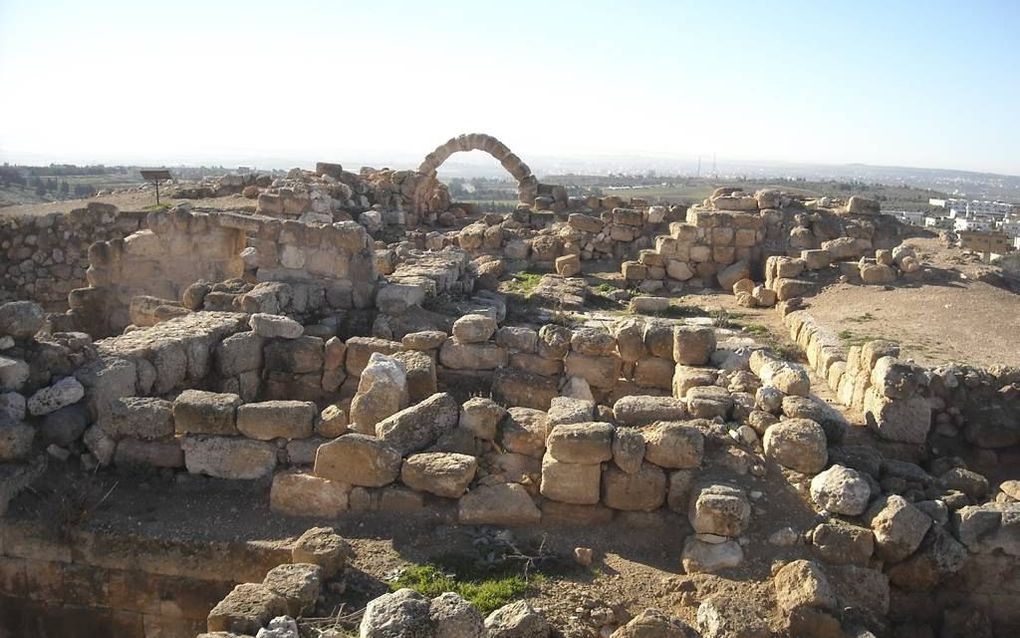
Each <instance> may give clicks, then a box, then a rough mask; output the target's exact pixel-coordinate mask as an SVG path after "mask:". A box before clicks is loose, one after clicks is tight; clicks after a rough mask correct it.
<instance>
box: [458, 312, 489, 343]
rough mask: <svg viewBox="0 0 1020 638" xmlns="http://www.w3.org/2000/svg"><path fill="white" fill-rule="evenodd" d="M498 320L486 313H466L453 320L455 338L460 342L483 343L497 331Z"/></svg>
mask: <svg viewBox="0 0 1020 638" xmlns="http://www.w3.org/2000/svg"><path fill="white" fill-rule="evenodd" d="M496 327H497V324H496V320H495V319H493V318H492V317H489V316H486V315H464V316H462V317H460V318H459V319H457V320H456V321H454V322H453V338H454V339H456V340H457V341H458V342H459V343H482V342H484V341H488V340H489V339H490V338H491V337H492V335H493V334H494V333H495V332H496Z"/></svg>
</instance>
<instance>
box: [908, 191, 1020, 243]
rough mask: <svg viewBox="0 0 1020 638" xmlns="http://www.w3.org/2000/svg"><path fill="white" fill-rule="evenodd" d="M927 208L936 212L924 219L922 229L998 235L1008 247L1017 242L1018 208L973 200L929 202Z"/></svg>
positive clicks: (1019, 205) (1005, 204)
mask: <svg viewBox="0 0 1020 638" xmlns="http://www.w3.org/2000/svg"><path fill="white" fill-rule="evenodd" d="M928 204H929V205H930V206H932V207H934V208H935V209H938V210H936V211H933V213H932V214H930V215H928V216H926V217H925V219H924V224H923V225H924V226H925V227H928V228H945V229H950V230H954V231H956V232H958V233H974V232H978V233H1001V234H1002V235H1004V236H1005V237H1006V238H1008V243H1009V244H1010V245H1014V244H1016V243H1017V242H1016V241H1015V239H1016V238H1020V204H1013V203H1010V202H996V201H989V200H977V199H929V200H928ZM911 223H913V222H911Z"/></svg>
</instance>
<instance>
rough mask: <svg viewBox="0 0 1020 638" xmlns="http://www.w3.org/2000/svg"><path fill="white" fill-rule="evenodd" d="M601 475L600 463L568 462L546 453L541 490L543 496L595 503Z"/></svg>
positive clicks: (576, 502) (579, 503)
mask: <svg viewBox="0 0 1020 638" xmlns="http://www.w3.org/2000/svg"><path fill="white" fill-rule="evenodd" d="M561 427H562V426H561ZM601 475H602V468H601V466H600V465H599V464H598V463H594V464H592V463H588V464H582V463H566V462H563V461H558V460H556V459H555V458H553V457H552V456H551V455H550V454H549V453H546V455H545V456H544V457H543V459H542V483H541V487H540V491H541V493H542V496H545V497H546V498H551V499H553V500H555V501H560V502H563V503H574V504H577V505H594V504H596V503H598V502H599V483H600V478H601Z"/></svg>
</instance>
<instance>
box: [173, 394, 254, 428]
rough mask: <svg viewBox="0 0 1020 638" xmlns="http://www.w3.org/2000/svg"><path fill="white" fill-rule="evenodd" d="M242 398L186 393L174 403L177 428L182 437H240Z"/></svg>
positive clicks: (174, 423) (175, 426)
mask: <svg viewBox="0 0 1020 638" xmlns="http://www.w3.org/2000/svg"><path fill="white" fill-rule="evenodd" d="M240 405H241V397H239V396H238V395H236V394H230V393H222V394H221V393H216V392H206V391H204V390H185V391H184V392H182V393H180V394H179V395H177V399H175V400H174V403H173V425H174V428H175V429H176V432H177V433H178V434H216V435H221V436H230V435H234V434H237V408H238V406H240Z"/></svg>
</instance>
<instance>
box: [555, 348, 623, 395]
mask: <svg viewBox="0 0 1020 638" xmlns="http://www.w3.org/2000/svg"><path fill="white" fill-rule="evenodd" d="M621 365H622V362H621V360H620V359H619V358H618V357H616V356H597V355H587V354H580V353H578V352H571V353H570V354H568V355H567V356H566V359H565V360H564V371H565V372H566V374H567V375H569V376H572V377H580V378H582V379H584V380H585V381H587V382H588V384H589V385H591V386H592V387H593V388H612V387H613V386H614V385H616V382H617V380H618V379H619V378H620V368H621Z"/></svg>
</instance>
